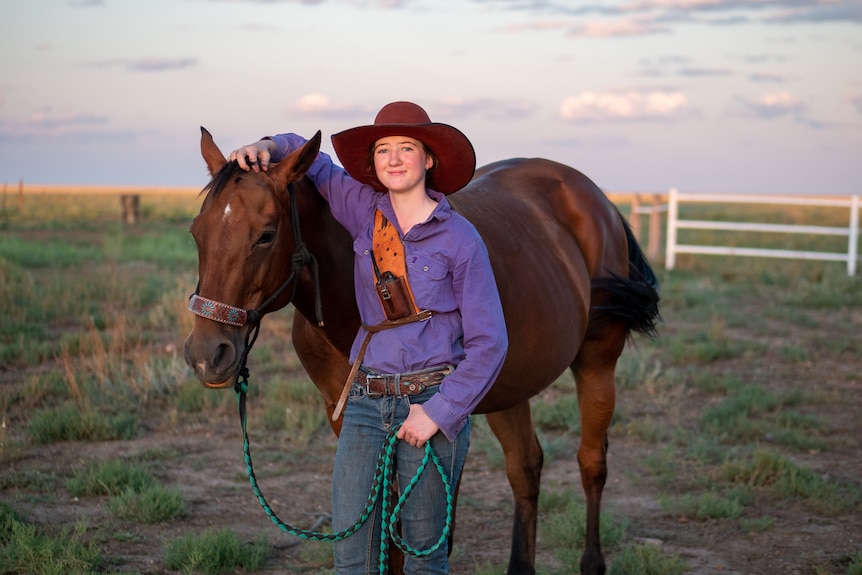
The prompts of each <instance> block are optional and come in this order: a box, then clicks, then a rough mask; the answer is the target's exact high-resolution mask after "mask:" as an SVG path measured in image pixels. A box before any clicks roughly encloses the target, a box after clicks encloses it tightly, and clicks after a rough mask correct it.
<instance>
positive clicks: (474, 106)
mask: <svg viewBox="0 0 862 575" xmlns="http://www.w3.org/2000/svg"><path fill="white" fill-rule="evenodd" d="M423 107H425V109H426V110H428V113H429V114H430V115H432V117H433V116H440V117H445V118H449V119H455V118H475V117H476V116H479V115H482V116H484V117H486V118H490V119H494V120H510V119H515V118H524V117H526V116H529V115H530V114H532V113H533V112H534V111H535V109H536V104H535V103H534V102H532V101H530V100H505V99H503V100H501V99H494V98H459V99H455V98H448V99H443V100H438V101H436V102H432V103H430V104H428V105H427V106H423Z"/></svg>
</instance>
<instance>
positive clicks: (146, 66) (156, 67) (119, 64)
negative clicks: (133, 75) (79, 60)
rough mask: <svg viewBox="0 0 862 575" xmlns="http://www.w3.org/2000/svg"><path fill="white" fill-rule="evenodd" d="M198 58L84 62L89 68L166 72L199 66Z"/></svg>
mask: <svg viewBox="0 0 862 575" xmlns="http://www.w3.org/2000/svg"><path fill="white" fill-rule="evenodd" d="M197 64H198V60H197V58H140V59H137V60H129V59H115V60H98V61H94V62H87V63H85V64H84V66H85V67H87V68H125V70H126V71H127V72H165V71H170V70H184V69H186V68H192V67H194V66H197Z"/></svg>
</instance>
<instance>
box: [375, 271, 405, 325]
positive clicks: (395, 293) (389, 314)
mask: <svg viewBox="0 0 862 575" xmlns="http://www.w3.org/2000/svg"><path fill="white" fill-rule="evenodd" d="M375 271H377V270H375ZM376 287H377V296H378V297H379V298H380V305H381V306H383V313H385V314H386V319H401V318H402V317H407V316H408V315H411V314H412V313H413V300H412V299H411V297H410V292H409V290H408V289H407V280H406V279H405V278H404V276H400V277H395V274H393V273H392V272H389V271H387V272H383V273H382V274H379V275H378V277H377V284H376Z"/></svg>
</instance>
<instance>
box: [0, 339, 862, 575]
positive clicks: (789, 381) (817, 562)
mask: <svg viewBox="0 0 862 575" xmlns="http://www.w3.org/2000/svg"><path fill="white" fill-rule="evenodd" d="M703 369H707V368H703ZM708 369H710V370H715V371H720V372H722V373H728V372H729V371H730V372H735V373H738V375H739V376H740V377H743V378H745V380H746V381H748V382H750V383H759V384H761V385H763V386H765V387H767V388H769V389H771V390H774V391H776V392H782V393H787V392H789V391H791V390H794V389H796V390H802V391H806V392H807V393H810V394H814V395H816V397H817V398H818V401H817V402H816V404H813V405H812V406H811V407H806V405H804V404H803V405H799V406H796V409H797V410H799V411H801V412H805V411H806V410H808V411H810V412H812V413H814V414H816V416H817V418H818V421H820V422H821V427H820V428H818V429H817V433H818V434H819V435H820V436H821V437H822V439H823V441H824V444H825V445H826V447H824V448H823V449H819V450H811V451H808V452H798V451H797V452H793V451H786V452H787V454H788V457H791V458H792V459H793V460H794V462H796V463H798V464H799V465H802V466H805V467H806V468H809V469H811V470H813V471H814V472H816V473H817V474H819V475H820V476H821V477H823V478H826V479H829V480H831V481H841V482H844V483H850V484H855V485H856V486H857V487H858V486H859V485H860V477H862V446H860V444H859V439H860V437H862V424H860V421H862V418H860V415H859V414H860V413H862V377H860V374H862V358H859V357H855V356H853V355H850V354H847V355H841V356H838V357H834V356H833V357H832V358H831V359H827V360H823V361H806V362H798V361H796V362H792V363H778V362H773V361H763V358H762V357H753V356H752V357H746V356H745V355H744V354H743V355H741V356H738V357H736V358H734V359H728V360H723V361H720V362H715V363H713V364H711V365H710V366H709V368H708ZM2 376H3V377H2V378H0V385H2V386H4V387H5V386H14V385H21V383H20V382H22V381H24V380H25V379H26V378H25V377H24V375H23V374H20V373H19V374H13V373H11V372H8V371H7V372H5V373H3V374H2ZM212 393H232V392H230V391H212ZM715 400H716V398H715V397H714V396H711V395H710V394H707V393H704V392H698V391H693V390H691V389H690V388H687V387H685V386H680V387H678V388H677V391H675V392H673V393H671V394H669V395H668V394H665V395H662V394H661V393H657V392H656V391H655V390H652V389H649V388H643V389H641V388H638V389H635V390H622V391H621V392H620V394H619V397H618V406H617V409H618V412H619V413H621V414H624V416H625V419H626V420H627V421H628V422H631V421H637V420H638V419H639V418H651V420H652V421H653V424H654V425H656V426H657V427H658V428H660V429H665V430H671V429H677V428H679V429H686V428H688V429H691V426H692V425H694V424H695V422H696V421H697V419H698V417H699V414H700V413H701V412H702V410H703V408H704V406H705V405H706V404H708V403H709V402H712V401H715ZM263 408H264V406H262V405H256V404H254V403H252V404H251V405H250V414H249V422H250V423H249V432H250V434H251V438H252V455H253V457H254V461H255V471H256V474H257V477H258V479H259V482H260V486H261V488H262V490H263V493H264V495H265V496H266V497H267V499H268V500H269V503H270V504H271V505H272V507H273V508H274V509H275V510H276V512H277V513H278V514H279V515H280V516H281V518H282V519H283V520H285V521H286V522H288V523H291V524H293V525H296V526H297V527H302V528H313V527H314V526H316V525H318V524H319V523H320V521H321V520H325V518H326V517H328V515H329V507H330V482H329V479H330V474H331V470H332V460H333V456H334V452H335V446H336V442H335V439H334V437H332V436H331V435H330V434H329V433H321V434H320V435H319V436H317V437H315V438H313V440H312V445H311V446H310V447H309V446H295V445H292V444H291V443H290V437H289V430H285V431H284V432H281V433H278V434H274V435H273V434H271V433H268V432H265V431H262V426H260V425H259V423H258V422H259V421H260V418H261V417H262V412H263ZM26 416H27V414H26V413H16V412H15V411H14V410H9V412H8V414H7V417H6V420H5V422H4V425H5V428H4V434H5V437H4V438H3V440H4V444H5V447H4V451H5V453H4V454H3V468H2V470H0V475H2V476H3V477H4V479H3V480H2V481H0V485H2V486H3V489H2V491H0V499H2V500H3V501H5V502H7V503H9V504H11V505H12V506H13V507H15V508H16V509H18V510H20V511H21V512H22V513H23V514H24V515H25V517H26V518H27V519H28V520H30V521H33V522H35V523H37V524H39V525H40V526H42V527H44V528H45V529H48V530H51V529H58V528H59V527H60V526H63V525H73V524H75V523H76V522H77V521H78V520H79V519H80V518H82V517H84V518H86V520H87V522H88V525H89V526H90V527H91V528H92V532H93V533H96V534H98V535H97V536H96V537H97V538H98V542H99V544H100V545H101V546H102V547H103V549H104V555H105V556H106V557H108V558H109V560H110V561H111V562H112V563H113V565H112V567H111V568H112V569H113V570H115V571H121V572H139V573H143V574H162V573H171V571H170V570H168V569H167V568H166V567H165V563H164V552H165V542H166V541H169V540H171V539H173V538H176V537H180V536H184V535H189V534H196V533H200V532H203V531H204V530H210V529H220V528H222V527H228V528H230V529H231V530H233V531H234V532H236V533H237V534H239V535H240V536H241V537H243V538H244V539H247V540H249V541H252V540H254V539H256V538H258V537H260V536H265V537H266V538H267V539H268V540H269V541H271V542H273V543H274V546H275V552H274V553H273V554H272V555H271V557H270V558H269V559H268V561H267V563H266V565H265V566H264V568H263V569H262V570H261V571H260V573H285V572H306V573H311V572H315V570H314V569H309V570H305V571H303V570H299V568H297V567H296V565H297V564H298V563H301V562H304V561H305V559H301V555H300V554H301V553H302V549H303V547H304V546H306V544H305V543H304V542H302V541H301V540H299V539H297V538H295V537H293V536H290V535H286V534H282V533H280V532H279V531H278V529H277V527H276V526H274V525H273V524H272V522H271V521H270V519H269V518H268V517H267V516H266V514H265V513H264V511H263V509H262V508H261V507H260V505H259V504H258V502H257V500H256V499H255V497H254V495H253V493H252V490H251V488H250V486H249V483H248V479H247V477H246V475H245V466H244V462H243V456H242V437H241V431H240V427H239V422H238V418H237V416H236V414H235V413H234V412H233V410H231V409H223V410H220V411H218V412H216V413H210V414H206V415H197V416H188V415H186V416H184V417H178V416H177V415H176V414H175V413H171V412H170V410H165V411H159V412H155V413H153V414H152V417H151V418H150V419H148V420H146V421H144V422H143V425H142V427H143V429H144V431H143V432H142V433H141V434H140V436H139V437H137V438H136V439H134V440H130V441H112V442H103V443H58V444H50V445H42V446H34V445H31V444H29V443H27V440H26V437H25V434H24V433H23V431H22V422H23V421H24V420H25V419H26ZM546 438H547V439H553V438H554V437H553V435H552V434H546ZM576 441H577V438H576V437H572V438H571V448H570V449H567V450H565V452H564V453H562V454H559V455H554V456H553V457H550V458H549V461H548V462H547V463H546V467H545V470H544V473H543V488H544V489H550V490H559V489H562V488H569V489H575V490H576V491H577V492H578V493H580V478H579V475H578V469H577V464H576V460H575V450H576ZM760 441H762V442H763V443H764V444H765V445H770V438H768V437H763V438H761V439H760ZM667 447H668V444H667V443H664V442H659V443H650V442H646V441H644V440H642V439H638V438H637V437H635V436H634V435H633V434H630V433H627V432H626V428H625V426H624V425H615V426H614V427H613V428H612V430H611V434H610V451H609V456H608V461H609V478H608V483H607V487H606V490H605V496H604V509H605V510H606V512H608V513H610V514H612V516H613V518H614V520H616V521H625V522H627V523H628V529H627V538H628V540H629V541H630V542H632V543H634V542H641V543H645V544H650V545H656V546H659V547H661V549H662V550H663V551H664V552H665V553H667V554H673V555H677V556H678V557H680V558H681V559H683V560H684V561H685V562H686V563H687V564H688V566H689V569H688V571H687V573H691V574H694V575H712V574H720V575H761V574H762V575H773V574H779V573H780V574H810V575H826V574H830V575H832V574H834V575H844V574H845V573H846V571H847V564H848V562H849V560H850V558H851V557H852V556H853V555H855V554H858V553H859V552H860V551H862V513H860V509H859V507H858V505H857V507H856V509H855V510H853V511H852V512H847V513H843V512H842V513H838V514H826V513H823V512H818V511H816V510H814V509H812V508H811V507H810V506H809V505H807V504H806V503H805V502H804V501H795V500H792V501H791V502H789V503H788V502H782V501H776V500H775V499H773V498H770V497H769V496H766V495H764V494H761V493H758V494H756V496H755V500H754V501H753V502H752V504H751V505H749V506H747V507H746V508H745V511H744V513H743V516H742V517H741V518H740V519H738V520H709V521H698V520H694V519H692V518H690V517H679V516H675V515H674V514H672V513H669V512H668V511H666V510H665V507H664V506H663V505H662V501H661V500H662V497H665V496H667V495H668V494H669V493H673V487H672V486H667V485H660V484H659V482H658V481H657V480H656V478H655V477H653V476H652V475H651V471H650V467H649V465H648V460H649V458H651V457H655V456H658V455H660V454H661V453H662V452H663V451H664V450H665V449H666V448H667ZM147 453H158V454H159V461H160V463H159V465H158V467H157V468H156V474H157V477H158V479H159V481H160V482H161V483H162V484H163V485H164V486H166V487H174V488H178V489H180V490H181V492H182V494H183V497H184V499H185V500H186V501H187V503H188V515H187V516H186V517H184V518H182V519H180V520H176V521H172V522H168V523H163V524H157V525H143V524H136V523H132V522H124V521H118V520H117V519H115V518H113V517H112V516H111V514H110V513H109V511H108V509H107V500H106V499H105V498H99V497H82V498H74V497H72V496H71V495H70V494H69V492H68V491H67V490H66V489H65V487H64V486H63V482H62V480H58V479H57V478H58V477H59V478H65V477H71V476H72V475H73V474H74V473H75V471H77V470H80V469H82V468H84V467H85V466H86V465H87V464H89V463H91V462H94V461H98V460H108V459H118V458H123V457H131V456H137V457H142V456H144V457H145V456H146V454H147ZM494 459H495V458H493V457H489V456H488V455H487V454H485V453H483V452H482V451H481V450H477V449H473V450H472V451H471V455H470V457H469V458H468V462H467V467H466V469H465V473H464V477H463V482H462V486H461V492H460V499H459V509H458V526H457V531H456V549H455V552H454V554H453V561H452V563H453V573H462V574H467V573H473V572H474V571H475V570H476V568H477V565H478V566H487V565H494V566H499V567H500V569H501V571H502V570H503V569H504V566H505V565H506V562H507V560H508V555H509V541H510V529H511V521H512V515H511V510H512V503H511V495H510V491H509V487H508V484H507V482H506V478H505V473H504V472H503V470H502V469H500V468H499V464H496V463H495V462H494ZM16 478H17V479H16ZM21 478H25V479H24V480H22V479H21ZM40 478H43V479H45V481H47V482H48V484H51V485H53V487H52V489H51V491H49V492H46V491H45V490H44V486H45V483H44V482H40ZM51 478H54V479H53V483H51V481H52V480H51ZM761 517H769V518H772V525H771V527H769V528H766V529H763V530H760V531H758V530H747V529H744V528H743V527H742V524H743V521H744V520H745V519H756V518H761ZM539 545H540V550H539V557H538V564H539V566H544V567H545V568H546V569H547V568H550V567H552V566H553V565H555V563H554V558H553V553H552V550H550V549H547V548H546V547H545V546H543V544H542V540H541V529H540V543H539ZM607 555H608V560H609V563H611V564H612V563H613V559H614V555H613V550H609V552H608V553H607Z"/></svg>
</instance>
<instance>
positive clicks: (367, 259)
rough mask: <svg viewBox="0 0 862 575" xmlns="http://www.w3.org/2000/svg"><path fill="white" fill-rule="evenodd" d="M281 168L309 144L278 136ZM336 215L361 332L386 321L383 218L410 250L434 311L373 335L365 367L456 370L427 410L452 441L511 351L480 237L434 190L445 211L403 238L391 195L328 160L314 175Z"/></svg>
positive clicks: (417, 292)
mask: <svg viewBox="0 0 862 575" xmlns="http://www.w3.org/2000/svg"><path fill="white" fill-rule="evenodd" d="M271 138H272V140H273V142H275V146H276V149H275V153H274V154H273V156H272V160H273V161H279V160H281V159H283V158H284V157H285V156H287V154H289V153H290V152H291V151H293V150H295V149H297V148H298V147H299V146H301V145H302V144H303V143H305V141H306V140H305V139H304V138H302V137H301V136H298V135H296V134H279V135H277V136H272V137H271ZM308 177H309V178H311V180H312V181H313V182H314V184H315V186H317V189H318V190H319V192H320V194H321V195H322V196H323V197H324V198H325V199H326V200H327V202H329V206H330V208H331V210H332V214H333V216H334V217H335V219H336V220H338V221H339V222H340V223H341V225H343V226H344V227H345V228H346V229H347V231H348V232H349V233H350V235H351V237H353V253H354V265H353V275H354V280H355V284H356V302H357V304H358V306H359V314H360V317H361V318H362V323H364V324H366V325H373V324H377V323H380V322H382V321H383V320H384V319H386V317H385V315H384V313H383V309H382V307H381V305H380V301H379V299H378V296H377V291H376V289H375V287H374V284H375V283H376V278H375V276H374V270H373V265H372V263H371V255H370V253H369V252H370V250H371V247H372V230H373V227H374V226H373V224H374V213H375V211H376V210H377V209H380V211H381V212H382V213H383V215H384V216H386V218H387V219H388V220H389V221H390V222H391V223H392V224H394V225H395V226H396V229H398V233H399V235H400V236H401V238H402V240H403V242H404V253H405V258H406V263H407V277H408V280H409V282H410V288H411V290H412V291H413V295H414V297H415V300H416V305H417V306H418V307H419V309H428V310H431V311H432V312H434V313H433V315H432V316H431V318H430V319H429V320H427V321H421V322H415V323H410V324H406V325H403V326H399V327H397V328H394V329H388V330H384V331H380V332H378V333H375V334H374V335H373V336H372V337H371V341H370V343H369V344H368V348H367V349H366V352H365V356H364V358H363V364H364V365H365V366H367V367H368V368H369V369H370V370H372V371H374V372H377V373H404V372H409V371H417V370H421V369H424V368H428V367H434V366H441V365H445V364H450V365H454V366H456V369H455V371H454V372H453V373H452V374H451V375H449V376H447V377H446V378H445V379H444V380H443V383H442V384H441V385H440V391H439V393H436V394H435V395H434V396H433V397H432V398H431V399H429V400H428V401H427V402H426V403H425V404H424V405H423V407H424V409H425V413H426V414H427V415H428V416H429V417H430V418H431V419H432V420H433V421H434V423H436V424H437V425H438V427H440V430H441V431H442V432H443V433H444V434H445V435H446V437H447V438H449V440H450V441H452V440H454V439H455V437H456V436H457V435H458V432H459V431H460V430H461V429H462V428H463V427H464V424H465V422H466V419H467V416H469V415H470V413H472V411H473V409H474V408H475V407H476V405H477V404H478V403H479V401H480V400H481V399H482V398H483V397H484V396H485V394H486V393H487V392H488V390H489V389H490V387H491V384H492V383H493V382H494V380H495V379H497V375H498V374H499V373H500V368H501V367H502V365H503V360H504V359H505V357H506V351H507V349H508V336H507V334H506V324H505V321H504V319H503V309H502V306H501V304H500V296H499V293H498V292H497V284H496V282H495V280H494V273H493V271H492V270H491V263H490V260H489V259H488V252H487V249H486V247H485V244H484V242H483V241H482V238H481V237H480V236H479V234H478V232H477V231H476V228H474V227H473V225H472V224H471V223H470V222H468V221H467V220H466V219H465V218H464V217H463V216H461V215H460V214H457V213H455V212H453V211H452V208H451V206H450V205H449V202H448V201H447V200H446V197H445V196H444V195H443V194H440V193H438V192H435V191H433V190H428V195H429V196H430V197H431V198H433V199H434V200H435V201H436V202H437V207H436V208H435V209H434V211H433V212H432V213H431V215H430V216H429V217H428V219H427V220H426V221H425V222H423V223H421V224H417V225H416V226H414V227H413V228H411V229H409V230H406V232H405V231H404V230H401V229H400V228H399V227H397V226H398V223H397V222H398V219H397V218H396V217H395V213H394V211H393V209H392V204H391V202H390V198H389V194H382V193H380V192H377V191H375V190H374V188H372V187H370V186H367V185H365V184H362V183H360V182H358V181H356V180H354V179H353V178H352V177H350V175H349V174H347V172H346V171H344V169H343V168H341V167H340V166H337V165H335V164H334V163H333V162H332V159H331V158H330V157H329V156H328V155H327V154H325V153H323V152H321V153H320V154H319V155H318V157H317V159H316V160H315V162H314V164H313V165H312V166H311V168H310V169H309V171H308ZM364 337H365V330H364V329H362V328H360V329H359V333H357V335H356V339H354V341H353V347H352V349H351V351H350V362H351V363H353V361H354V360H355V359H356V355H357V352H358V350H359V346H360V344H361V342H362V340H363V339H364Z"/></svg>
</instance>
